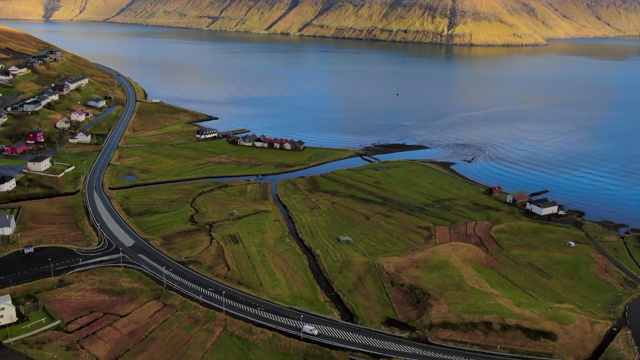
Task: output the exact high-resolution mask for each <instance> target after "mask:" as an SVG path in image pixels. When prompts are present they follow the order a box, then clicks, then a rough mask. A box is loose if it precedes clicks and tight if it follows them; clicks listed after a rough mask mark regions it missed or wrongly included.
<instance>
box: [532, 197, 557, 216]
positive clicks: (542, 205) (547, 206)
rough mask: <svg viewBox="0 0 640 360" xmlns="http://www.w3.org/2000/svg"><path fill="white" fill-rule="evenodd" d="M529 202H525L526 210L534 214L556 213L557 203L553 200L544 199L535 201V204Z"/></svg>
mask: <svg viewBox="0 0 640 360" xmlns="http://www.w3.org/2000/svg"><path fill="white" fill-rule="evenodd" d="M540 200H547V199H540ZM531 203H532V202H529V203H527V210H529V211H531V212H532V213H534V214H538V215H540V216H545V215H554V214H557V213H558V204H557V203H556V202H555V201H545V202H538V201H536V202H535V204H531ZM529 204H531V205H529Z"/></svg>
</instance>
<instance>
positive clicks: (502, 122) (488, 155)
mask: <svg viewBox="0 0 640 360" xmlns="http://www.w3.org/2000/svg"><path fill="white" fill-rule="evenodd" d="M2 24H3V25H7V26H11V27H15V28H18V29H21V30H23V31H26V32H28V33H30V34H32V35H34V36H36V37H39V38H41V39H44V40H46V41H48V42H50V43H53V44H55V45H56V46H59V47H61V48H63V49H65V50H68V51H71V52H74V53H76V54H78V55H80V56H83V57H86V58H88V59H90V60H92V61H95V62H98V63H101V64H104V65H106V66H109V67H112V68H114V69H116V70H118V71H120V72H122V73H124V74H125V75H127V76H129V77H131V78H133V79H134V80H135V81H137V82H138V83H140V84H141V85H142V86H143V87H144V88H145V90H146V91H147V93H148V95H149V97H150V98H151V99H160V100H163V101H165V102H167V103H171V104H175V105H179V106H182V107H185V108H190V109H194V110H198V111H201V112H204V113H206V114H210V115H213V116H218V117H220V120H218V121H215V122H213V123H212V124H211V125H212V126H214V127H217V128H219V129H221V130H230V129H235V128H243V127H245V128H249V129H251V131H252V132H253V133H256V134H258V135H260V134H265V135H267V136H276V137H288V138H294V139H302V140H304V141H305V142H306V143H307V144H308V145H309V146H321V147H334V148H338V147H348V148H358V147H362V146H366V145H369V144H372V143H396V142H403V143H411V144H423V145H426V146H429V147H431V149H430V150H428V151H426V152H423V153H421V154H420V155H419V157H421V158H427V159H432V160H442V161H454V162H456V163H457V165H455V166H454V168H455V169H456V170H457V171H459V172H460V173H462V174H463V175H465V176H468V177H470V178H472V179H474V180H477V181H479V182H482V183H484V184H490V185H498V184H500V185H502V186H503V187H504V188H505V189H506V190H507V191H515V190H520V189H522V190H526V191H528V192H533V191H537V190H542V189H548V190H550V191H551V192H550V193H549V194H547V197H549V198H550V199H552V200H556V201H558V202H559V203H561V204H565V205H566V206H567V207H569V208H571V209H578V210H583V211H585V212H586V217H587V218H588V219H593V220H613V221H617V222H622V223H626V224H629V225H631V226H634V227H640V139H639V138H640V38H637V37H635V38H618V39H585V40H567V41H555V42H552V43H551V44H549V45H548V46H542V47H526V48H479V47H446V46H434V45H420V44H394V43H382V42H366V41H350V40H335V39H312V38H297V37H283V36H274V35H260V34H238V33H225V32H210V31H200V30H186V29H172V28H158V27H142V26H132V25H117V24H104V23H101V24H82V23H52V22H8V21H4V22H2ZM79 75H80V74H79ZM465 160H466V161H465ZM471 160H473V161H471ZM467 161H469V162H467Z"/></svg>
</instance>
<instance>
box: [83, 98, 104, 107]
mask: <svg viewBox="0 0 640 360" xmlns="http://www.w3.org/2000/svg"><path fill="white" fill-rule="evenodd" d="M87 106H91V107H94V108H96V109H99V108H102V107H105V106H107V102H106V101H104V99H100V98H94V99H91V100H89V101H87Z"/></svg>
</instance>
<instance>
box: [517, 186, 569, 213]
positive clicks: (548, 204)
mask: <svg viewBox="0 0 640 360" xmlns="http://www.w3.org/2000/svg"><path fill="white" fill-rule="evenodd" d="M537 195H538V194H535V193H533V194H527V193H526V192H525V191H522V190H521V191H516V192H512V193H510V194H508V195H507V199H506V201H507V202H508V203H510V204H516V205H518V204H523V203H524V204H525V209H526V210H527V211H530V212H532V213H534V214H537V215H540V216H548V215H565V214H566V211H564V210H563V209H562V208H561V206H560V205H558V203H556V202H555V201H551V200H549V199H547V198H539V199H534V197H535V196H537Z"/></svg>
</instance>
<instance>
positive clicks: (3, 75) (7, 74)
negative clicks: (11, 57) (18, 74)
mask: <svg viewBox="0 0 640 360" xmlns="http://www.w3.org/2000/svg"><path fill="white" fill-rule="evenodd" d="M11 79H13V74H12V73H11V71H9V70H1V71H0V80H11Z"/></svg>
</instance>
